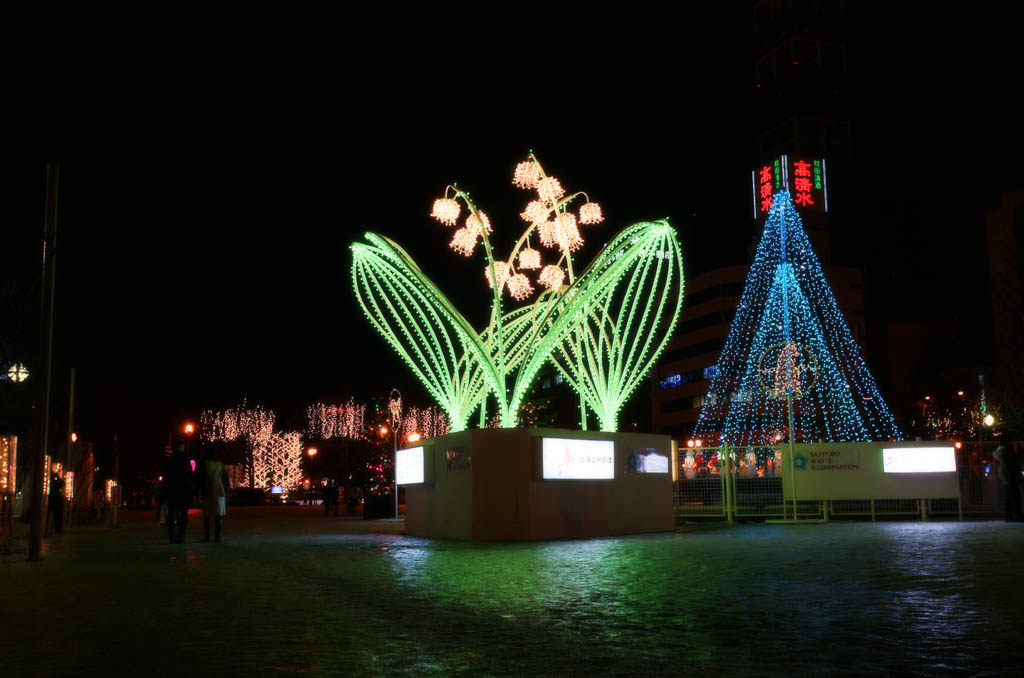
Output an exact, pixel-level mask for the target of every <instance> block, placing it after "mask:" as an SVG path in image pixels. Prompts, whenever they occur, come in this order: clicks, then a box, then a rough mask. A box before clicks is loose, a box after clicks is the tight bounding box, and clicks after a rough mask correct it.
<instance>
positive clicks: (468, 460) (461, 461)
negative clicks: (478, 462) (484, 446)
mask: <svg viewBox="0 0 1024 678" xmlns="http://www.w3.org/2000/svg"><path fill="white" fill-rule="evenodd" d="M444 466H445V469H447V470H449V471H468V470H470V469H471V468H473V457H472V455H471V454H470V453H469V452H466V448H464V447H449V448H448V449H447V450H445V451H444Z"/></svg>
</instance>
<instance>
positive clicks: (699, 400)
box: [693, 395, 704, 409]
mask: <svg viewBox="0 0 1024 678" xmlns="http://www.w3.org/2000/svg"><path fill="white" fill-rule="evenodd" d="M693 407H694V409H696V408H698V407H704V396H703V395H699V396H694V398H693Z"/></svg>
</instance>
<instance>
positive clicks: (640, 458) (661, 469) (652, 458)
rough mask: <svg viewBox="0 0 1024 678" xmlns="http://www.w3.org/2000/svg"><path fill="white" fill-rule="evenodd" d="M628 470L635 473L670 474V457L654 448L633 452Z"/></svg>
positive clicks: (628, 459)
mask: <svg viewBox="0 0 1024 678" xmlns="http://www.w3.org/2000/svg"><path fill="white" fill-rule="evenodd" d="M626 470H627V471H632V472H634V473H668V455H667V454H665V453H664V452H662V451H661V450H658V449H655V448H653V447H643V448H639V449H636V450H631V451H630V453H629V456H628V457H626Z"/></svg>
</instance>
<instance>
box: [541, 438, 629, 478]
mask: <svg viewBox="0 0 1024 678" xmlns="http://www.w3.org/2000/svg"><path fill="white" fill-rule="evenodd" d="M541 445H542V448H541V449H542V454H543V475H542V477H543V478H544V480H611V479H613V478H614V477H615V443H614V442H613V441H611V440H575V439H572V438H543V439H542V443H541Z"/></svg>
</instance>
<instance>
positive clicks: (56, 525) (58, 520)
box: [46, 473, 64, 534]
mask: <svg viewBox="0 0 1024 678" xmlns="http://www.w3.org/2000/svg"><path fill="white" fill-rule="evenodd" d="M46 511H47V513H49V514H51V515H52V516H53V531H54V532H56V533H57V534H60V533H61V532H63V531H64V479H63V478H61V477H60V474H59V473H54V474H53V477H51V478H50V499H49V501H47V503H46Z"/></svg>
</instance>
